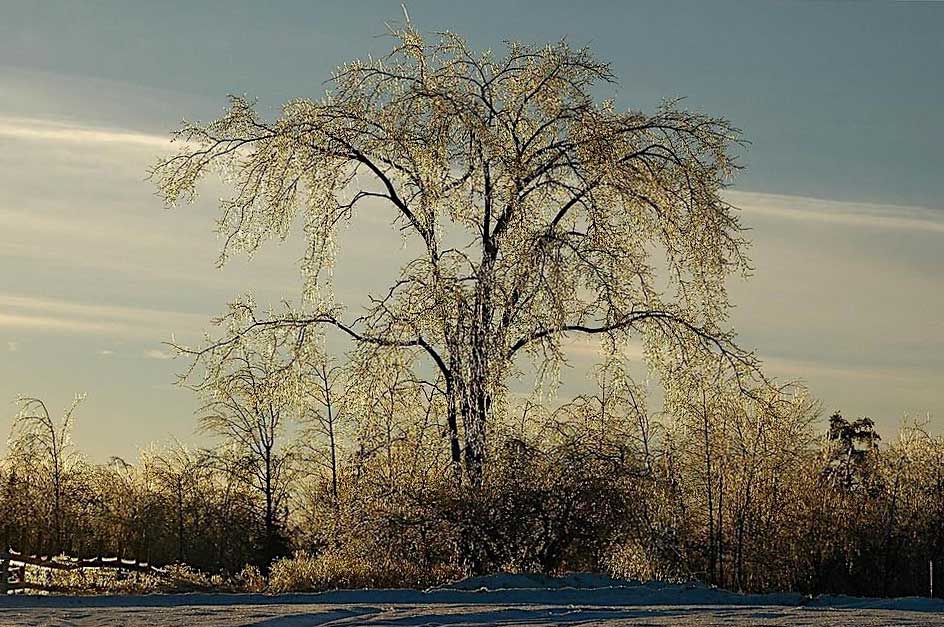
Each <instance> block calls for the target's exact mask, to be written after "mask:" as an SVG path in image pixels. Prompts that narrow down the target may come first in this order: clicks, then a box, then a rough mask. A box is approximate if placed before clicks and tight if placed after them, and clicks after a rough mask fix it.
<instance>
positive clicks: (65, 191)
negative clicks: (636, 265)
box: [0, 0, 944, 459]
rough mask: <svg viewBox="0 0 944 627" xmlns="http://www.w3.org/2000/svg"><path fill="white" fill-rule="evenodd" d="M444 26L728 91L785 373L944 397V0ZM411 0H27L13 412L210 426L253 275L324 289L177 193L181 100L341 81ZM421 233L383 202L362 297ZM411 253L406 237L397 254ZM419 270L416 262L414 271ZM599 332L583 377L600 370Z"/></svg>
mask: <svg viewBox="0 0 944 627" xmlns="http://www.w3.org/2000/svg"><path fill="white" fill-rule="evenodd" d="M407 10H408V11H409V14H410V17H411V19H412V21H413V22H414V23H415V24H416V26H417V27H418V28H419V29H421V30H423V31H429V32H432V31H441V30H446V29H448V30H453V31H455V32H458V33H460V34H463V35H464V36H466V37H467V39H468V40H469V42H470V43H471V44H472V45H473V46H475V47H476V48H480V49H482V48H493V49H496V50H498V49H500V48H501V47H502V45H503V44H502V42H503V41H506V40H512V39H517V40H522V41H527V42H531V43H543V42H547V41H557V40H560V39H561V38H564V37H566V38H567V40H568V41H569V42H570V43H571V44H572V45H590V46H591V48H592V49H593V50H594V51H595V53H596V54H597V55H598V56H600V57H602V58H604V59H606V60H608V61H609V62H610V63H611V64H612V67H613V70H614V72H615V73H616V75H617V77H618V83H617V84H616V85H612V86H607V87H605V88H603V91H602V92H601V95H605V96H613V97H614V98H615V100H616V103H617V105H618V106H619V107H621V108H633V109H642V110H652V109H653V108H654V107H655V106H656V105H657V104H658V103H659V102H660V101H661V100H662V99H664V98H675V97H684V98H685V106H686V107H688V108H690V109H694V110H699V111H702V112H705V113H711V114H716V115H722V116H724V117H727V118H728V119H730V120H731V121H732V122H733V123H734V124H735V125H736V126H738V127H739V128H741V129H742V130H743V131H744V133H745V136H746V137H747V139H749V140H750V142H751V143H750V146H749V147H748V149H747V150H746V151H745V153H744V158H743V162H744V164H745V165H746V166H747V168H746V170H745V171H744V172H743V173H742V174H741V175H739V177H738V178H737V179H736V181H735V184H734V186H733V187H732V189H731V190H730V192H729V199H730V200H731V201H732V202H734V204H736V205H737V206H738V207H739V208H740V209H741V212H742V213H741V217H742V219H743V222H744V223H745V225H746V226H747V227H749V228H750V231H749V233H748V236H749V237H750V239H751V240H752V241H753V247H752V249H751V258H752V260H753V263H754V266H755V268H756V270H755V271H754V273H753V276H752V277H751V278H750V279H749V280H747V281H741V280H734V281H732V282H731V284H730V290H731V293H732V295H733V300H734V302H735V303H736V308H735V310H734V312H733V314H732V322H733V324H734V326H735V328H736V329H737V331H738V333H739V340H740V343H741V344H742V345H744V346H747V347H750V348H755V349H756V350H757V352H758V354H759V355H760V356H761V357H762V359H763V360H764V362H765V365H766V370H767V371H768V372H769V373H770V374H771V375H774V376H777V377H782V378H789V379H801V380H803V381H804V382H805V383H806V384H807V385H808V386H809V387H810V389H811V391H812V393H813V394H814V395H815V396H816V397H817V398H819V399H820V400H821V401H822V403H823V407H824V410H825V411H826V412H831V411H833V410H836V409H841V410H842V411H843V413H844V414H846V415H848V416H861V415H868V416H871V417H873V418H874V419H875V420H876V422H877V424H878V426H879V430H880V432H882V431H884V432H891V431H893V430H894V429H895V428H896V426H897V425H898V424H899V422H900V421H901V420H902V418H903V417H904V416H922V417H923V416H927V415H930V416H931V419H932V428H934V429H936V430H940V426H941V425H940V421H941V420H944V393H942V390H944V315H942V311H944V289H942V287H944V282H942V278H941V271H942V270H944V172H942V169H944V168H942V159H941V156H940V150H941V146H942V145H944V117H942V116H940V115H939V112H940V109H941V103H942V102H944V80H942V79H941V74H940V67H941V64H942V62H944V38H942V37H941V36H940V33H941V32H944V3H941V4H939V3H917V2H915V3H895V4H892V3H871V2H863V3H846V2H836V3H808V2H803V3H801V2H796V3H792V2H746V1H745V2H712V3H703V2H673V1H669V2H638V3H637V2H602V1H601V2H583V3H574V2H555V1H542V2H515V1H513V0H503V1H501V2H474V3H472V2H467V3H453V2H431V1H430V2H425V1H424V2H408V3H407ZM401 19H402V11H401V8H400V6H399V3H398V2H343V3H342V2H337V3H331V4H328V3H321V2H287V1H283V2H274V3H259V2H235V1H233V2H199V3H193V2H161V3H143V2H91V1H86V2H72V1H70V2H52V1H50V2H43V3H34V2H27V1H23V2H8V1H5V0H0V432H4V433H5V432H7V431H8V429H9V421H10V417H11V416H12V415H13V414H14V413H15V406H14V405H13V403H12V401H13V399H14V398H15V397H16V395H17V394H26V395H31V396H40V397H43V398H45V399H48V400H49V402H50V405H51V406H52V407H53V408H54V410H56V411H57V412H58V411H61V410H62V409H63V408H65V407H66V406H67V405H68V403H69V401H70V399H71V397H72V395H73V394H74V393H80V392H81V393H87V395H88V397H87V399H86V401H85V402H84V403H83V405H82V406H81V408H80V409H79V411H78V413H77V422H76V431H75V441H76V444H77V445H78V446H79V447H80V448H81V449H82V450H84V451H85V452H86V453H87V454H88V455H89V456H90V457H92V458H94V459H105V458H107V457H108V456H110V455H121V456H124V457H129V458H133V457H134V455H135V452H136V451H137V449H138V448H139V447H141V446H143V445H146V444H148V443H149V442H153V441H159V440H167V439H168V438H171V437H177V438H180V439H183V440H193V439H194V438H195V435H194V428H195V425H196V421H195V418H194V415H193V412H194V410H195V408H196V406H197V403H196V401H195V399H194V398H193V396H192V395H191V393H189V392H188V391H186V390H183V389H180V388H179V387H175V386H174V381H175V379H176V376H175V375H176V373H178V372H180V371H181V370H182V369H183V367H184V365H185V364H184V363H182V362H181V361H180V360H174V359H171V358H170V356H171V355H170V351H169V350H168V349H167V347H166V345H165V344H164V342H166V341H168V340H170V339H171V338H172V337H176V338H177V339H179V340H181V341H196V340H198V339H199V337H200V333H201V331H202V329H204V328H206V327H207V326H208V322H209V320H210V318H211V317H213V316H214V315H217V314H219V313H221V312H222V311H223V307H224V306H225V303H226V302H228V301H229V300H231V299H232V298H233V297H234V296H237V295H239V294H242V293H245V292H246V291H249V290H252V291H253V293H254V294H255V295H256V298H257V300H258V301H260V302H274V301H277V300H278V299H280V298H282V297H290V298H291V297H294V296H296V295H297V294H298V290H299V279H298V274H297V270H296V259H297V258H298V256H299V255H300V251H299V250H298V248H297V246H296V244H297V243H298V242H297V241H294V240H290V241H289V242H288V243H287V244H286V245H284V246H280V247H271V248H268V249H266V250H264V251H263V252H262V253H261V254H259V255H258V256H257V257H256V258H254V259H253V260H251V261H248V262H247V261H246V260H242V259H237V260H235V261H233V262H231V263H230V264H229V265H228V266H226V267H225V268H223V269H217V268H216V266H215V260H216V256H217V253H218V246H219V242H218V240H217V239H216V235H215V233H214V232H213V224H214V219H215V217H216V215H217V214H216V207H215V199H216V198H217V197H219V196H223V195H225V193H226V189H225V188H224V187H223V186H222V185H221V184H219V183H217V182H210V183H209V184H207V185H206V186H205V187H204V190H203V197H202V199H201V200H200V201H198V202H197V203H196V204H195V205H193V206H192V207H185V208H181V209H176V210H165V209H164V208H162V206H161V203H160V201H159V200H158V199H157V198H156V197H155V195H154V188H153V185H152V184H151V183H149V182H148V181H146V180H145V177H146V173H147V169H148V167H149V166H150V165H152V164H153V163H154V161H155V160H156V158H157V157H158V156H160V155H162V154H165V153H166V151H167V150H168V143H167V138H168V134H169V132H170V131H171V130H172V129H174V128H175V127H176V126H177V125H178V124H179V122H180V120H181V119H184V118H186V119H191V120H210V119H212V118H214V117H215V116H217V115H218V114H219V113H220V112H221V111H222V109H223V107H224V106H225V102H226V101H225V97H226V95H227V94H248V95H249V96H251V97H254V98H257V99H258V102H259V107H260V109H261V110H262V111H263V112H264V113H266V114H268V115H273V114H274V113H275V112H277V110H278V108H279V106H280V105H281V104H282V103H283V102H284V101H286V100H288V99H290V98H294V97H312V98H317V97H319V96H320V95H321V94H322V93H323V90H324V88H325V85H324V81H326V80H327V79H329V78H330V75H331V72H332V70H333V69H334V68H335V67H336V66H337V65H339V64H340V63H343V62H345V61H348V60H351V59H353V58H356V57H363V56H366V55H367V54H369V53H374V54H378V53H382V52H383V51H384V50H386V49H387V48H388V47H389V46H390V40H389V39H388V38H386V37H383V36H382V35H383V33H384V31H385V25H384V24H385V22H391V21H398V20H401ZM392 237H394V236H393V235H392V233H391V232H390V231H388V230H385V229H384V228H383V225H378V224H359V223H356V224H355V225H354V226H353V227H352V228H350V229H349V230H348V231H347V232H346V233H345V234H344V237H343V240H342V247H343V248H342V254H341V260H340V263H339V267H338V272H337V274H338V277H339V278H338V285H339V289H338V292H339V297H340V299H341V300H342V301H345V303H346V304H348V305H349V306H351V307H356V305H357V303H358V302H359V298H360V297H362V295H363V293H364V292H365V291H366V290H370V289H372V288H373V289H379V288H381V287H382V286H383V285H384V279H385V278H387V277H383V276H379V273H377V272H376V268H377V267H378V266H377V264H378V256H377V251H378V250H385V249H386V248H389V246H386V245H387V244H389V242H390V241H391V238H392ZM397 260H398V258H397V254H396V253H394V254H393V255H392V256H391V257H389V258H381V259H379V261H382V262H383V263H385V264H388V265H390V266H391V267H393V268H395V267H396V263H395V262H396V261H397ZM391 276H392V275H391ZM591 353H592V351H587V350H580V347H577V348H576V349H575V350H574V352H573V354H572V365H573V368H570V369H568V371H567V372H565V381H564V385H563V386H562V394H565V393H572V392H576V391H580V390H583V389H586V388H587V387H588V385H589V383H588V382H587V378H586V370H587V367H588V365H589V364H590V360H591V358H592V354H591Z"/></svg>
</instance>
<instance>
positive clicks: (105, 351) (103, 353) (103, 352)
mask: <svg viewBox="0 0 944 627" xmlns="http://www.w3.org/2000/svg"><path fill="white" fill-rule="evenodd" d="M95 354H96V355H101V356H102V357H111V356H112V355H114V354H115V351H113V350H111V349H110V348H100V349H99V350H97V351H95Z"/></svg>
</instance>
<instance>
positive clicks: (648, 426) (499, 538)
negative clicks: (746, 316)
mask: <svg viewBox="0 0 944 627" xmlns="http://www.w3.org/2000/svg"><path fill="white" fill-rule="evenodd" d="M247 354H248V353H247ZM252 354H253V355H255V356H256V357H261V356H267V355H271V353H267V352H266V353H262V354H259V353H255V352H254V353H252ZM243 356H245V355H243ZM243 356H241V357H240V358H239V365H238V366H234V371H233V372H234V376H233V378H229V377H227V378H226V382H225V384H224V385H225V386H226V391H225V392H222V393H220V392H219V390H213V391H207V390H204V391H203V393H205V394H207V395H208V398H211V399H212V400H210V402H208V404H207V407H206V411H205V417H204V419H203V428H204V429H206V430H208V431H209V432H210V433H213V434H216V436H217V441H218V445H217V446H215V447H212V448H207V449H198V450H192V449H188V448H187V447H185V446H183V445H181V444H179V443H175V444H173V445H170V446H163V447H157V446H152V447H148V448H146V449H144V450H142V451H141V453H140V455H139V459H138V460H136V461H135V462H134V463H129V462H126V461H124V460H121V459H117V458H114V459H112V460H110V461H109V462H107V463H103V464H102V463H92V462H90V461H89V460H87V459H86V458H84V457H83V456H82V455H81V453H80V452H79V451H77V450H75V448H74V446H73V445H72V444H71V442H70V439H69V435H70V430H71V428H72V414H73V410H69V412H67V413H66V414H65V416H64V418H63V419H52V418H51V417H49V416H48V415H47V414H46V412H45V408H44V407H43V406H42V405H41V403H40V401H38V400H35V399H24V400H23V401H22V402H21V408H22V409H21V412H20V414H19V415H18V417H17V418H16V422H15V426H14V436H13V438H12V439H11V449H10V452H9V453H8V454H7V456H6V457H5V458H4V460H3V463H2V475H0V476H2V479H3V485H4V489H3V492H2V495H0V511H2V513H3V526H2V534H3V535H2V541H3V542H4V543H5V544H6V545H8V546H11V547H15V548H17V549H18V550H21V551H26V552H30V553H40V554H44V553H45V554H55V553H58V552H64V553H68V554H72V555H77V556H82V557H91V556H96V555H103V554H105V555H117V556H120V557H123V558H126V559H129V558H134V559H139V560H147V561H149V562H152V563H155V564H171V563H182V564H187V565H189V566H191V567H194V568H196V569H199V570H202V571H204V572H207V573H221V574H224V575H225V574H229V575H235V574H236V573H238V572H240V571H241V570H242V569H243V568H244V566H246V565H255V566H258V567H259V568H260V570H261V571H262V573H263V574H266V573H269V572H270V569H281V571H280V572H281V575H280V577H281V579H282V580H285V579H286V577H288V580H289V581H290V582H292V583H291V584H290V586H289V587H291V588H297V589H319V588H328V587H334V586H344V585H405V586H416V585H428V584H431V583H436V582H441V581H444V580H449V579H452V578H455V577H459V576H462V575H464V574H470V573H484V572H498V571H512V572H545V573H559V572H565V571H595V572H606V573H610V574H612V575H615V576H620V577H627V578H638V579H643V580H646V579H660V580H701V581H704V582H707V583H711V584H715V585H719V586H724V587H728V588H732V589H737V590H745V591H772V590H801V591H806V592H810V593H820V592H842V593H852V594H872V595H874V594H882V595H914V594H923V593H926V592H927V589H928V584H929V580H928V564H929V562H931V561H938V560H940V557H941V551H942V548H944V547H942V540H944V523H942V520H944V518H942V514H944V472H942V469H944V438H942V437H940V436H936V435H932V434H931V433H929V431H928V430H927V429H926V425H923V424H920V423H907V424H905V425H904V426H903V427H902V428H901V429H900V430H899V432H898V433H897V434H896V435H895V437H894V438H893V439H890V440H886V441H881V440H880V437H879V434H878V433H877V432H876V431H875V427H874V424H873V422H872V421H871V420H869V419H867V418H861V419H856V420H847V419H846V418H844V417H843V416H842V415H840V414H839V413H835V414H833V415H832V416H831V417H830V419H829V421H828V424H825V423H824V421H822V420H818V419H817V417H818V407H817V405H816V403H814V402H812V401H811V400H810V399H809V398H808V397H807V395H806V394H805V393H804V391H803V390H802V389H799V388H795V387H794V388H789V389H781V390H777V391H774V392H772V391H770V390H765V392H764V394H758V395H754V396H753V397H749V396H745V395H744V394H742V393H741V392H740V391H739V390H736V389H733V390H732V389H730V388H725V387H724V386H723V385H721V384H719V382H718V381H711V382H706V384H705V385H701V386H698V387H697V388H686V392H685V394H684V398H683V399H679V400H680V403H679V404H678V405H677V406H676V408H677V409H676V411H675V412H673V413H672V414H671V415H668V414H659V415H656V414H652V413H650V412H649V411H648V410H647V409H646V407H645V406H644V404H643V402H642V398H643V395H642V394H641V393H640V390H639V389H638V388H637V387H636V386H635V384H634V383H633V382H632V381H631V379H629V378H628V377H627V376H626V374H625V372H623V370H622V369H621V368H620V367H619V365H617V364H613V363H611V364H608V365H607V366H606V367H601V368H600V369H599V370H597V371H596V373H595V380H596V386H595V387H596V390H595V392H594V393H593V394H588V395H583V396H580V397H577V398H575V399H573V400H572V401H570V402H568V403H565V404H561V405H559V406H557V407H556V408H554V409H553V410H552V411H549V410H545V409H543V405H538V404H532V403H528V402H522V403H521V404H520V405H519V406H518V407H517V408H516V409H515V410H514V411H510V412H509V414H508V415H509V419H508V420H507V421H503V422H502V423H501V424H500V425H496V427H495V428H494V429H492V430H490V432H489V433H490V436H489V440H488V445H489V446H488V449H489V451H490V453H489V456H488V464H487V466H486V468H487V470H486V471H485V472H484V474H483V476H482V478H481V482H480V484H478V485H476V486H469V485H459V484H457V483H456V481H455V477H454V475H453V474H452V472H451V463H450V455H449V450H448V435H447V427H446V425H445V413H446V411H447V410H446V408H445V407H444V406H443V404H442V403H438V404H437V403H436V402H433V403H430V402H429V397H428V396H424V395H423V394H422V390H421V389H417V388H416V387H415V386H413V385H412V384H410V382H408V381H406V380H405V379H403V378H401V377H402V376H404V375H405V373H404V372H402V371H400V372H399V374H398V371H397V369H396V367H395V365H389V370H388V372H389V381H388V384H389V385H388V386H385V387H383V388H382V389H376V390H372V391H370V392H368V393H367V394H366V395H364V396H362V397H361V400H360V401H354V400H353V398H354V395H360V394H364V391H363V390H358V389H356V388H358V387H359V386H360V385H361V382H360V381H358V380H357V379H356V378H351V374H352V373H351V372H349V371H347V370H346V369H345V368H342V367H338V366H334V367H331V366H329V365H328V364H326V363H325V362H320V363H318V364H317V365H316V366H315V367H314V368H306V369H304V372H301V371H296V372H293V373H292V374H291V375H289V376H286V373H285V371H280V369H279V368H278V367H275V368H267V367H265V366H263V367H261V368H260V369H259V370H257V371H256V372H255V374H254V375H252V377H249V376H248V374H247V371H248V367H247V366H246V362H243V361H242V359H243ZM254 358H255V357H253V358H252V359H254ZM249 363H252V362H249ZM270 365H271V362H270ZM293 368H295V366H293ZM237 373H239V374H238V375H237ZM244 375H245V376H246V378H245V379H244V378H243V376H244ZM294 377H299V378H300V379H301V380H302V381H304V382H305V389H306V390H308V391H310V392H311V394H310V395H306V396H305V397H304V398H305V400H304V402H302V403H300V404H299V403H298V402H297V399H298V397H294V398H295V399H296V401H293V402H292V403H282V404H280V402H279V400H278V399H280V398H288V397H289V396H291V395H285V392H284V389H282V390H280V389H279V388H282V387H283V386H285V385H290V386H294V385H296V384H297V383H298V382H297V381H291V382H289V383H286V382H287V381H289V380H290V379H292V378H294ZM308 377H311V378H310V379H309V378H308ZM274 378H277V379H278V381H274V380H273V379H274ZM234 380H238V381H239V383H238V384H236V386H237V388H236V389H234V388H233V387H231V386H232V385H234V383H233V381H234ZM250 380H251V381H252V383H248V385H250V386H254V387H252V392H248V391H247V390H243V389H242V388H241V386H242V385H243V384H246V382H248V381H250ZM725 389H727V390H728V391H727V392H726V393H719V390H725ZM243 394H245V396H243ZM257 394H262V395H263V396H257ZM220 399H223V400H220ZM220 403H222V405H221V404H220ZM263 406H264V407H265V408H266V411H259V410H260V407H263ZM270 409H271V411H270ZM880 442H881V445H880Z"/></svg>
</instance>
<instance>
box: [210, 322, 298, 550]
mask: <svg viewBox="0 0 944 627" xmlns="http://www.w3.org/2000/svg"><path fill="white" fill-rule="evenodd" d="M284 348H285V346H284V344H283V343H282V342H280V341H279V340H278V338H276V337H274V336H271V337H267V338H260V337H255V338H245V339H244V340H243V341H241V342H240V343H239V344H238V346H237V347H236V348H235V350H233V351H230V352H229V353H227V355H226V357H225V359H222V360H220V361H217V362H207V364H206V371H205V376H204V378H203V380H202V381H200V382H198V383H197V384H196V385H194V386H193V387H194V388H195V389H196V390H197V391H198V392H200V393H201V394H202V395H203V397H204V398H205V400H206V403H205V405H204V406H203V408H202V410H201V411H202V415H201V417H200V424H201V428H202V429H203V430H204V431H207V432H209V433H212V434H215V435H217V436H219V437H221V438H222V444H223V446H222V447H220V449H219V450H218V454H219V455H221V456H224V457H227V458H229V459H228V462H227V463H226V464H225V467H226V468H228V469H229V472H230V473H231V474H233V475H234V476H235V477H236V478H237V479H238V480H239V481H241V482H242V483H243V484H245V485H246V486H248V487H249V488H250V489H252V490H253V491H254V493H255V494H256V495H258V497H259V498H260V500H261V501H262V504H261V508H260V509H261V521H262V531H263V536H262V537H263V544H264V546H263V547H262V556H261V558H262V562H263V565H267V564H268V562H269V561H271V559H272V558H273V557H275V556H276V554H277V553H278V552H279V551H280V542H281V540H282V539H283V535H284V534H283V532H284V530H283V529H282V525H281V523H282V521H281V512H282V511H283V510H284V507H285V501H286V498H287V494H288V473H289V467H290V461H291V457H292V454H293V451H292V447H290V446H289V445H288V443H287V442H286V438H285V428H286V423H287V422H288V421H289V419H290V418H291V417H292V415H294V413H295V412H296V411H297V398H298V392H297V385H295V383H294V381H295V380H294V378H293V376H292V370H291V364H292V360H291V358H290V357H287V356H286V354H285V353H284V351H283V349H284Z"/></svg>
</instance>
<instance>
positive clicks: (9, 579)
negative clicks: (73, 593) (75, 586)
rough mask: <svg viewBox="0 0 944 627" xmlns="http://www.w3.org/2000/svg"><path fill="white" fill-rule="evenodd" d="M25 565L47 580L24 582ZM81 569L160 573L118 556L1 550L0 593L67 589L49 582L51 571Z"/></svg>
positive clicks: (62, 590) (156, 568) (25, 578)
mask: <svg viewBox="0 0 944 627" xmlns="http://www.w3.org/2000/svg"><path fill="white" fill-rule="evenodd" d="M27 566H33V567H35V568H39V569H42V570H45V571H47V577H46V582H35V581H27V570H26V567H27ZM83 569H109V570H114V571H117V572H119V573H120V572H138V573H147V574H153V575H158V576H162V575H165V574H166V573H165V571H164V569H162V568H158V567H156V566H152V565H151V564H149V563H147V562H139V561H135V560H123V559H119V558H117V557H91V558H77V557H68V556H63V555H59V556H39V555H24V554H22V553H17V552H16V551H13V550H7V551H0V594H9V593H10V592H15V591H17V590H41V591H46V592H66V591H67V590H68V589H67V588H66V587H64V586H60V585H56V584H54V583H52V582H51V574H52V572H53V571H81V570H83Z"/></svg>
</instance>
